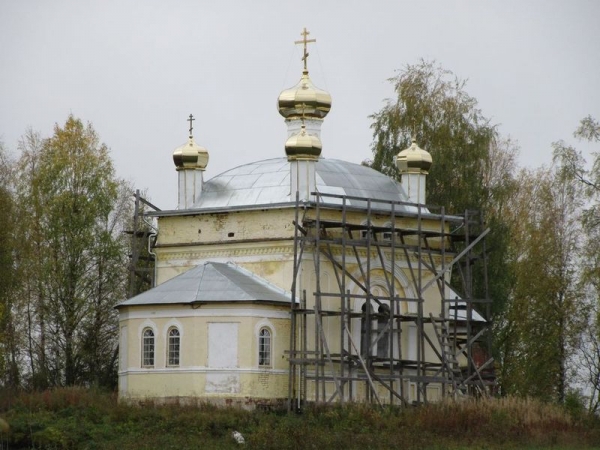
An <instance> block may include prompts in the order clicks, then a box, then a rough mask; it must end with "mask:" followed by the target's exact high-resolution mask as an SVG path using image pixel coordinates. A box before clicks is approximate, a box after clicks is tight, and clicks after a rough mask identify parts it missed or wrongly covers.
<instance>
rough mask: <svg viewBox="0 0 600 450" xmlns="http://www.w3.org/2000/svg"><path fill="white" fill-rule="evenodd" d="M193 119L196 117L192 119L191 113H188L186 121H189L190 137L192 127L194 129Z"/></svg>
mask: <svg viewBox="0 0 600 450" xmlns="http://www.w3.org/2000/svg"><path fill="white" fill-rule="evenodd" d="M194 120H196V119H194V116H192V115H191V114H190V117H189V118H188V120H187V121H188V122H189V123H190V137H192V131H193V129H194V126H193V125H192V122H193V121H194Z"/></svg>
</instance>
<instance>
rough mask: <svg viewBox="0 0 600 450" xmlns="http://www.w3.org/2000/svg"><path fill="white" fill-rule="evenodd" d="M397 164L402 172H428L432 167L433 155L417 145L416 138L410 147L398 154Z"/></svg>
mask: <svg viewBox="0 0 600 450" xmlns="http://www.w3.org/2000/svg"><path fill="white" fill-rule="evenodd" d="M396 166H397V167H398V170H399V171H400V173H422V174H428V173H429V168H430V167H431V155H430V154H429V152H427V151H425V150H423V149H422V148H420V147H419V146H418V145H417V141H416V140H415V139H413V140H412V143H411V145H410V147H408V148H407V149H405V150H402V151H401V152H400V153H398V156H396Z"/></svg>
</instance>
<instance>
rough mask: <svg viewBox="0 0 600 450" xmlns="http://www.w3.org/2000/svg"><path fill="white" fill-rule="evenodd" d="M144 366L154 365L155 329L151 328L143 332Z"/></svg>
mask: <svg viewBox="0 0 600 450" xmlns="http://www.w3.org/2000/svg"><path fill="white" fill-rule="evenodd" d="M142 366H143V367H154V331H152V329H150V328H146V329H145V330H144V332H143V333H142Z"/></svg>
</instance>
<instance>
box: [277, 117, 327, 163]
mask: <svg viewBox="0 0 600 450" xmlns="http://www.w3.org/2000/svg"><path fill="white" fill-rule="evenodd" d="M321 150H322V145H321V140H320V139H319V138H318V137H317V136H315V135H312V134H308V133H307V132H306V126H304V125H302V127H301V128H300V131H299V132H298V133H296V134H293V135H292V136H290V137H289V138H288V140H287V141H286V143H285V154H286V155H287V157H288V161H294V160H317V159H319V156H320V155H321Z"/></svg>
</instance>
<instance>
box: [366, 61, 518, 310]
mask: <svg viewBox="0 0 600 450" xmlns="http://www.w3.org/2000/svg"><path fill="white" fill-rule="evenodd" d="M389 81H390V82H391V83H392V85H393V87H394V93H395V96H394V97H393V98H390V99H388V100H387V101H386V102H385V104H384V106H383V107H382V109H381V110H380V111H378V112H376V113H375V114H373V115H371V116H370V117H371V119H372V120H373V122H372V125H371V128H372V130H373V145H372V150H373V160H372V161H370V162H369V164H370V165H371V166H372V167H373V168H375V169H377V170H379V171H381V172H383V173H385V174H388V175H390V176H392V177H396V178H398V177H399V174H398V172H397V170H396V167H395V164H394V158H395V156H396V155H397V154H398V153H399V152H400V151H401V150H403V149H405V148H407V147H408V146H409V144H410V141H411V137H414V138H415V139H416V140H417V143H418V144H419V145H420V146H421V147H422V148H424V149H426V150H427V151H428V152H429V153H430V154H431V157H432V159H433V164H432V166H431V169H430V171H429V176H428V178H427V202H428V203H429V204H432V205H442V206H444V207H445V208H446V211H447V212H449V213H454V214H462V213H463V212H464V211H466V210H472V209H475V210H479V211H481V212H482V214H483V217H484V219H485V222H486V224H485V226H490V227H491V228H492V231H491V233H490V234H489V235H488V237H487V238H486V240H487V246H488V250H490V258H489V264H488V270H489V273H490V275H491V276H490V277H489V279H490V280H492V282H491V283H490V290H489V293H488V292H486V289H485V286H484V284H483V283H476V285H475V292H474V295H475V297H478V298H484V297H485V296H487V295H489V297H490V298H491V299H493V301H494V303H493V310H492V314H497V313H499V312H500V311H501V310H502V308H503V305H504V304H505V303H506V301H507V299H508V296H509V292H510V286H511V283H512V275H511V273H510V270H509V267H508V266H507V259H506V253H507V251H508V250H507V248H508V245H509V241H510V238H509V237H510V229H509V227H508V224H507V223H506V222H505V221H504V218H503V210H504V209H505V207H506V204H507V199H508V198H509V197H510V196H511V195H512V193H513V192H514V190H515V188H516V182H515V176H514V175H515V173H516V163H515V157H516V155H517V153H518V147H517V145H516V144H515V143H514V142H513V141H511V140H509V139H503V138H501V137H500V136H499V135H498V132H497V130H496V127H495V126H494V125H493V124H491V123H490V120H489V119H488V118H487V117H485V116H484V115H483V113H482V112H481V110H480V109H479V107H478V104H477V100H476V99H475V98H474V97H472V96H471V95H469V94H468V93H467V91H466V88H465V87H466V82H465V81H463V80H461V79H460V78H458V77H457V76H455V75H454V74H453V73H452V72H450V71H448V70H445V69H443V68H442V67H440V66H439V65H438V64H436V63H435V62H430V61H423V60H422V61H420V62H419V63H417V64H414V65H407V66H406V67H405V68H404V69H403V70H401V71H399V72H398V74H397V75H396V76H395V77H393V78H391V79H390V80H389ZM476 270H479V271H481V270H482V269H481V268H478V269H476ZM484 278H485V277H484V275H483V274H482V273H479V274H476V277H475V279H476V280H483V279H484ZM457 287H458V286H457Z"/></svg>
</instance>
